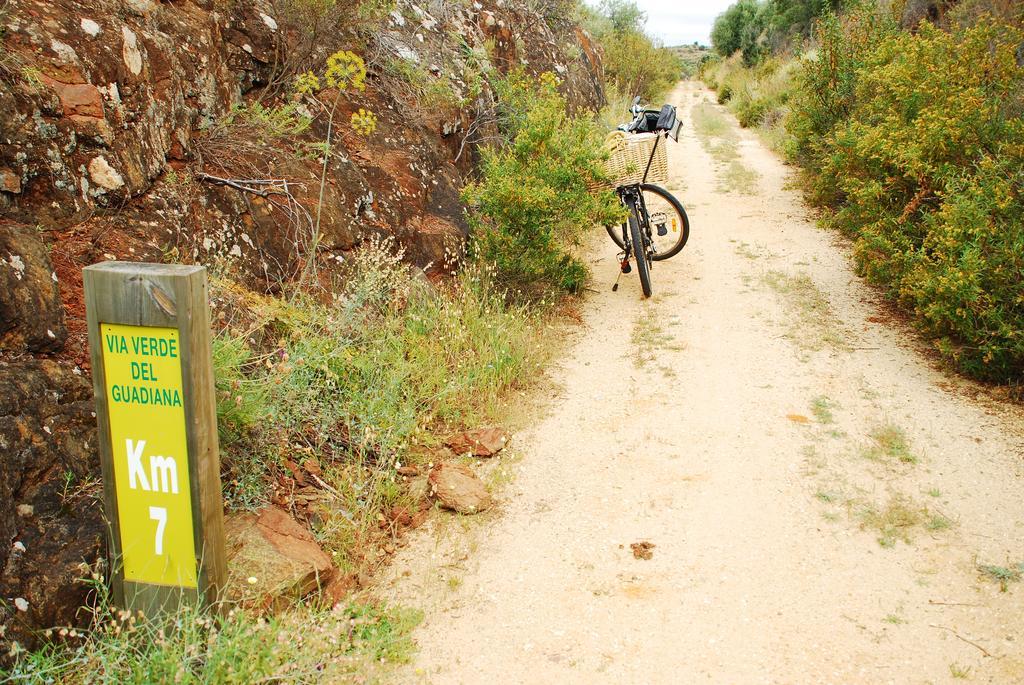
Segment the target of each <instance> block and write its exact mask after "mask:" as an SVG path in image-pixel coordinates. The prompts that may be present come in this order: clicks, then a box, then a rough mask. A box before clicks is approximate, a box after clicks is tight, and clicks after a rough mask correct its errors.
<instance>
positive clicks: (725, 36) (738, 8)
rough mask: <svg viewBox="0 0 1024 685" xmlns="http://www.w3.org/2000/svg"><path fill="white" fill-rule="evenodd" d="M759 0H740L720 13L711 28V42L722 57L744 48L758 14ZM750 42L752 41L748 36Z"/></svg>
mask: <svg viewBox="0 0 1024 685" xmlns="http://www.w3.org/2000/svg"><path fill="white" fill-rule="evenodd" d="M758 9H759V7H758V3H757V0H739V2H737V3H736V4H734V5H730V6H729V9H727V10H725V12H723V13H722V14H720V15H718V18H717V19H715V25H714V27H713V28H712V29H711V42H712V43H713V44H714V46H715V51H716V52H717V53H718V54H720V55H721V56H722V57H730V56H732V54H733V53H735V52H736V51H737V50H741V49H743V46H744V38H745V36H748V34H749V33H750V31H751V28H752V27H753V25H754V23H755V21H756V19H757V15H758ZM747 40H748V42H749V41H750V39H749V38H747Z"/></svg>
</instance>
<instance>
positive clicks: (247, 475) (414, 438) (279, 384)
mask: <svg viewBox="0 0 1024 685" xmlns="http://www.w3.org/2000/svg"><path fill="white" fill-rule="evenodd" d="M402 257H403V255H402V253H401V251H400V250H394V249H393V247H392V246H391V244H390V243H386V242H371V243H369V244H368V245H366V246H365V247H364V248H363V249H362V250H360V251H359V252H357V253H356V254H355V255H354V257H353V258H352V259H351V260H350V265H349V270H350V272H349V274H348V277H347V279H346V281H345V283H343V284H339V285H338V286H337V288H336V291H335V292H336V294H335V295H334V297H333V301H331V302H329V303H324V302H322V301H320V300H318V299H316V298H314V297H313V296H311V295H299V296H297V297H295V298H294V299H292V300H291V301H285V300H282V299H279V298H274V297H263V296H259V295H256V294H254V293H252V292H250V291H246V290H243V289H241V288H239V287H238V286H236V285H234V284H232V283H231V282H219V283H217V284H216V289H215V290H216V293H217V294H216V296H215V302H216V304H217V305H218V307H219V308H221V309H223V310H224V311H230V312H233V316H232V317H231V318H229V319H228V321H227V325H226V326H225V327H224V330H223V331H222V332H221V334H220V335H219V336H218V337H217V339H216V340H215V344H214V361H215V367H216V376H217V391H218V425H219V427H220V433H221V436H220V438H221V445H222V449H223V452H224V458H223V460H224V463H225V468H226V474H225V476H226V477H225V479H224V480H225V494H226V498H227V500H228V502H229V504H230V505H231V506H234V507H241V508H247V507H254V506H258V505H260V504H263V503H265V502H266V501H267V500H268V499H269V498H270V496H271V494H272V488H273V486H274V483H275V476H276V475H277V474H279V473H284V474H285V475H287V474H288V472H287V471H286V470H285V465H286V462H291V463H292V464H303V463H304V462H306V461H307V460H310V459H312V460H313V462H314V464H315V466H316V469H317V470H319V471H321V472H322V474H321V476H320V477H321V478H322V479H323V480H324V481H325V482H326V483H327V484H328V485H329V486H330V487H331V488H332V489H333V490H335V491H336V493H337V496H336V497H335V498H334V499H332V500H329V501H328V503H327V504H324V505H323V506H324V507H325V508H326V511H324V512H323V513H324V516H321V517H318V518H319V519H321V520H322V521H323V522H324V523H322V524H321V525H320V526H319V527H318V529H317V530H316V531H315V532H316V533H318V534H319V535H320V537H321V539H322V541H323V542H324V543H325V544H326V545H327V546H328V547H329V548H331V549H332V551H335V552H337V553H338V555H339V558H340V559H341V560H342V561H343V562H344V561H345V560H346V559H348V558H349V556H350V554H351V553H353V552H355V550H354V549H353V546H354V544H355V542H356V540H357V539H358V537H359V535H360V534H361V533H362V532H364V531H365V529H366V528H367V527H368V526H372V524H373V523H375V521H376V517H377V515H378V513H379V512H380V511H381V510H383V509H385V508H387V507H391V506H394V505H396V504H400V503H406V502H405V500H404V499H403V498H404V497H405V495H404V494H403V489H402V488H401V487H399V486H398V485H397V484H396V479H395V467H396V466H397V465H399V464H408V463H414V462H415V461H417V460H418V459H420V458H421V455H422V454H423V453H424V452H425V451H426V449H425V448H429V447H430V446H432V445H435V444H436V443H437V442H438V439H437V437H436V436H437V435H438V434H442V433H445V432H447V431H449V430H452V429H454V428H458V427H461V426H464V425H469V424H473V423H475V422H478V421H483V420H486V419H488V418H493V417H494V416H495V415H496V414H497V413H498V412H499V411H500V408H501V398H502V397H503V396H504V395H505V394H506V393H508V392H509V391H510V390H512V389H514V388H518V387H523V386H525V385H526V384H528V383H529V382H530V380H531V379H532V377H533V375H534V373H536V371H537V370H538V369H539V368H540V366H541V364H542V363H543V362H544V360H545V355H546V354H547V350H548V349H550V347H549V346H548V345H545V344H544V341H543V339H542V338H541V337H540V333H541V331H543V329H544V325H545V322H544V318H543V317H544V314H543V311H542V310H541V309H540V308H539V307H532V308H528V307H527V306H525V305H516V304H510V303H509V301H508V300H507V298H506V293H505V292H504V291H503V290H502V289H500V288H499V287H498V286H497V284H496V282H495V280H494V273H493V270H491V269H488V268H486V267H484V266H481V265H476V266H469V267H467V268H465V269H463V270H462V271H461V272H460V273H459V274H458V275H457V276H455V277H454V278H453V280H451V281H450V282H448V283H443V284H440V285H437V286H435V285H431V284H430V283H428V282H426V281H425V280H422V279H420V278H417V277H416V276H414V275H413V274H412V272H410V270H409V268H408V266H407V265H406V264H404V263H403V261H402Z"/></svg>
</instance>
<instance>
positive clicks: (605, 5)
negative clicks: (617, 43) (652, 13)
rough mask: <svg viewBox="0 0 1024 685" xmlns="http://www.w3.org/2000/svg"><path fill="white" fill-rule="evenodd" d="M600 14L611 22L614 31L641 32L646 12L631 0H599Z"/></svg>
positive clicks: (645, 20) (645, 21)
mask: <svg viewBox="0 0 1024 685" xmlns="http://www.w3.org/2000/svg"><path fill="white" fill-rule="evenodd" d="M601 14H603V15H604V16H606V17H608V19H609V20H610V21H611V22H612V29H613V30H614V31H615V33H627V32H629V31H636V32H642V31H643V29H644V24H646V23H647V13H646V12H644V11H643V10H641V9H640V8H639V7H637V4H636V3H635V2H633V0H601Z"/></svg>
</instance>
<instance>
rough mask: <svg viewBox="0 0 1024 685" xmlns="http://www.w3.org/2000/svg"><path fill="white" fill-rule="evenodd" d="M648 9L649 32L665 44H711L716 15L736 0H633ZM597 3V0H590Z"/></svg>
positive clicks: (589, 1) (644, 9) (591, 3)
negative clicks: (698, 42) (712, 26)
mask: <svg viewBox="0 0 1024 685" xmlns="http://www.w3.org/2000/svg"><path fill="white" fill-rule="evenodd" d="M634 1H635V2H636V4H637V5H638V6H639V7H640V9H642V10H643V11H644V12H647V32H648V33H650V34H651V35H653V36H657V37H658V38H661V39H662V40H663V41H664V42H665V45H682V44H685V43H692V42H693V41H695V40H696V41H700V42H701V43H703V44H704V45H710V44H711V25H712V24H713V23H714V22H715V17H717V16H718V15H719V14H721V13H722V12H724V11H725V10H726V8H727V7H729V5H731V4H733V2H735V1H736V0H696V1H695V0H634ZM587 2H588V4H590V5H596V4H597V0H587Z"/></svg>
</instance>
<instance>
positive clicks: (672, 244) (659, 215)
mask: <svg viewBox="0 0 1024 685" xmlns="http://www.w3.org/2000/svg"><path fill="white" fill-rule="evenodd" d="M640 191H641V196H642V198H643V207H644V208H645V209H646V211H647V217H648V223H649V224H650V227H651V246H652V248H653V250H652V253H651V259H653V260H654V261H656V262H659V261H661V260H663V259H668V258H670V257H675V256H676V255H677V254H679V251H680V250H682V249H683V247H685V246H686V241H687V240H689V239H690V219H689V217H687V216H686V210H685V209H683V205H682V203H680V202H679V200H677V199H676V198H675V196H674V195H672V193H670V192H668V191H667V190H665V189H664V188H661V187H659V186H656V185H651V184H649V183H645V184H643V185H641V186H640ZM605 230H607V231H608V235H609V237H611V239H612V240H613V241H614V242H615V244H616V245H618V246H619V249H620V250H622V249H625V245H623V243H622V235H623V233H624V232H625V231H626V230H628V227H627V226H626V224H623V225H622V226H621V227H619V226H605Z"/></svg>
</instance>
